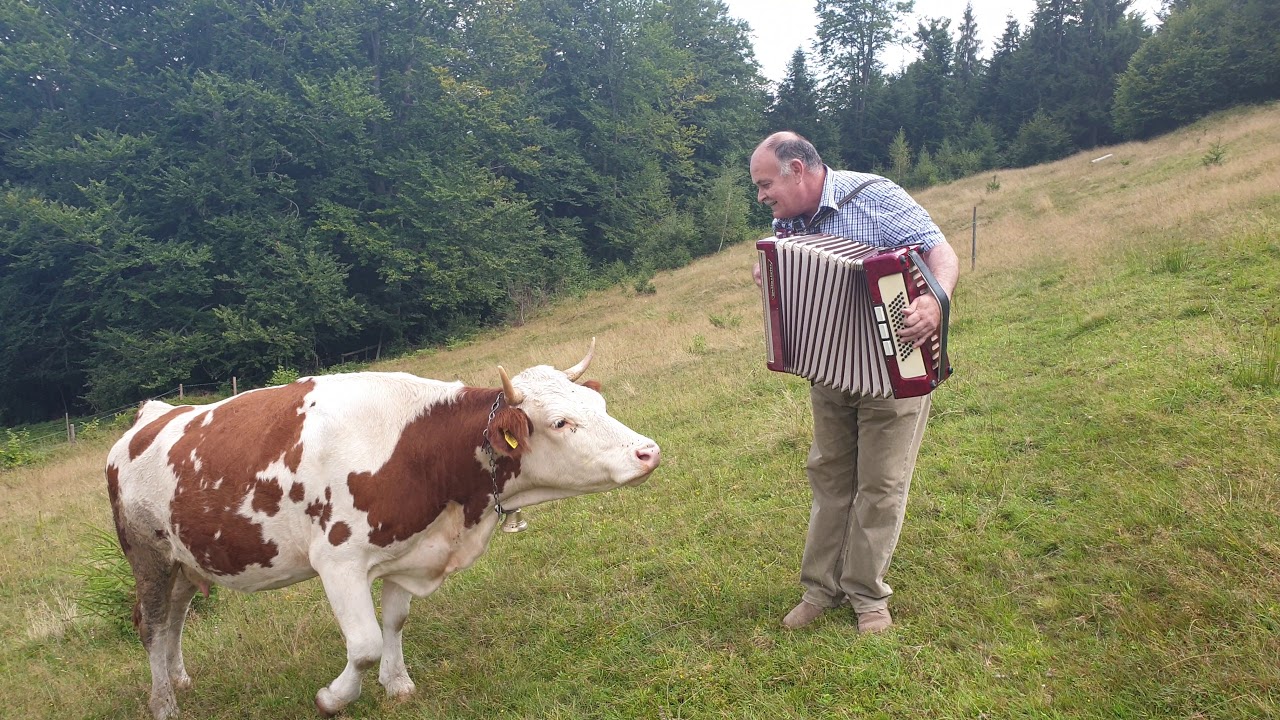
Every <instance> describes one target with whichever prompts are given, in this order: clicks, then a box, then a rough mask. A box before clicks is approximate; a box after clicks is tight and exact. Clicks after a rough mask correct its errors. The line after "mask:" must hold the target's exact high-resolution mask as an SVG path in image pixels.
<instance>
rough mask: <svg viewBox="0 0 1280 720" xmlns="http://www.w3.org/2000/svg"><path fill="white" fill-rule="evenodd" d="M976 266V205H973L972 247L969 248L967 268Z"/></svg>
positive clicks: (971, 268)
mask: <svg viewBox="0 0 1280 720" xmlns="http://www.w3.org/2000/svg"><path fill="white" fill-rule="evenodd" d="M976 267H978V206H977V205H974V206H973V247H972V248H971V249H970V250H969V269H970V270H973V269H974V268H976Z"/></svg>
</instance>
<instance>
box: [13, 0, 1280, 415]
mask: <svg viewBox="0 0 1280 720" xmlns="http://www.w3.org/2000/svg"><path fill="white" fill-rule="evenodd" d="M1129 6H1130V3H1129V2H1128V0H1037V3H1036V11H1035V13H1034V15H1033V16H1032V18H1031V19H1030V21H1029V22H1028V24H1027V27H1021V26H1020V25H1019V24H1018V23H1017V22H1016V21H1010V22H1009V23H1008V25H1007V27H1006V28H1005V29H1004V32H1003V35H1002V36H1001V39H1000V41H999V42H998V43H997V44H996V46H995V47H994V48H983V47H980V44H979V43H978V42H977V40H976V37H977V27H976V25H975V22H974V20H973V14H972V12H971V10H970V9H969V8H965V9H964V11H963V14H962V15H961V16H960V17H959V18H958V19H957V20H953V19H950V18H932V19H928V20H926V21H924V22H919V23H917V24H916V26H915V27H907V26H906V18H907V16H908V15H909V14H910V12H911V10H912V4H911V3H910V2H900V1H893V0H818V2H817V8H818V11H819V17H820V25H819V27H818V28H817V35H818V39H819V43H818V46H817V47H816V48H813V49H811V51H810V52H805V51H804V50H803V49H797V52H796V54H795V55H794V56H793V58H792V61H791V63H790V66H789V68H788V73H787V76H786V78H784V80H783V81H782V82H781V83H779V84H777V85H776V86H775V85H772V84H770V83H768V82H766V81H765V80H764V79H763V78H762V77H761V76H760V73H759V67H758V64H757V63H756V60H755V58H754V55H753V52H752V48H751V36H750V32H751V29H750V28H748V27H747V26H746V25H745V23H743V22H742V21H739V20H736V19H735V18H733V17H732V16H730V15H729V13H728V10H727V8H726V6H725V5H724V4H723V3H722V2H720V1H719V0H519V1H518V2H517V1H515V0H496V1H494V2H472V1H466V2H464V1H462V0H408V1H407V2H405V1H400V2H388V1H386V0H249V1H246V0H170V1H169V2H166V3H156V2H150V1H148V0H142V1H140V2H131V3H120V2H119V0H103V1H97V0H5V2H4V3H2V4H0V424H14V423H22V422H30V421H36V420H41V419H47V418H49V417H61V416H62V414H63V413H66V412H70V413H73V414H74V413H78V412H87V411H93V410H104V409H109V408H115V407H120V406H124V405H128V404H132V403H135V402H137V401H138V400H140V399H142V398H144V397H148V396H151V395H154V394H155V393H158V392H161V391H165V390H167V389H169V388H171V387H173V386H175V385H177V384H179V383H192V384H198V383H207V382H222V381H226V380H227V379H228V378H230V377H232V376H236V377H239V378H240V382H241V384H242V387H246V386H251V385H252V384H254V383H261V382H263V381H265V380H266V379H267V378H268V377H270V376H271V375H272V373H273V372H275V371H277V370H278V369H281V368H293V369H297V370H301V371H305V372H316V371H321V370H323V369H325V368H331V367H333V366H337V365H341V364H342V363H343V362H344V360H346V359H348V358H353V357H354V358H367V357H369V356H370V355H387V354H391V353H396V352H401V351H404V350H407V349H411V348H417V347H423V346H428V345H432V344H440V343H448V342H451V341H453V340H454V339H457V338H461V337H466V336H467V334H468V333H471V332H474V331H475V330H476V329H478V328H483V327H486V326H492V325H498V324H504V323H520V322H522V321H523V319H524V318H526V317H527V316H528V315H529V314H530V313H533V312H537V310H538V309H539V308H540V307H542V306H544V305H545V304H547V303H549V302H552V301H553V300H556V299H558V298H571V297H573V295H574V293H578V292H581V291H583V290H585V289H589V288H592V287H603V286H609V285H613V284H620V283H623V284H626V286H627V287H634V288H635V292H649V291H651V290H652V285H651V284H650V283H649V282H648V280H647V279H648V278H650V277H652V275H653V274H654V273H655V272H657V271H660V270H664V269H670V268H675V267H679V266H681V265H684V264H687V263H689V262H690V261H692V260H693V259H695V258H697V257H700V256H704V255H706V254H709V253H713V252H716V251H718V250H720V249H722V248H724V247H725V246H726V245H727V244H732V243H738V242H740V241H742V240H744V239H747V238H750V237H752V236H753V229H755V228H760V227H764V226H765V224H766V220H767V214H765V213H764V212H763V211H762V209H761V208H759V207H757V206H756V205H755V203H754V197H755V195H754V191H753V189H752V187H751V184H750V180H749V178H748V177H747V174H746V170H745V159H746V156H747V154H748V153H749V152H750V150H751V149H752V148H753V147H754V145H755V144H756V142H757V141H758V140H759V139H760V137H762V136H763V134H764V133H766V132H768V131H770V130H775V129H782V128H791V129H795V130H797V131H800V132H802V133H804V134H805V135H807V136H809V137H810V138H811V139H812V140H814V142H815V143H816V144H817V145H818V147H819V149H821V150H823V151H824V159H825V160H826V161H827V162H828V164H830V165H831V166H833V167H847V168H856V169H862V170H870V171H875V172H881V173H883V174H885V175H888V176H889V177H891V178H893V179H895V180H897V181H898V182H900V183H902V184H903V185H905V186H907V187H909V188H918V187H924V186H928V185H931V184H935V183H941V182H946V181H949V180H952V179H956V178H959V177H964V176H968V175H973V174H975V173H981V172H987V171H991V170H993V169H998V168H1004V167H1021V166H1027V165H1032V164H1036V163H1040V162H1045V161H1048V160H1054V159H1057V158H1061V157H1065V156H1066V155H1068V154H1070V153H1072V152H1076V151H1079V150H1084V149H1089V148H1092V147H1095V146H1099V145H1105V144H1109V143H1114V142H1118V141H1122V140H1130V139H1145V138H1149V137H1152V136H1154V135H1157V134H1160V133H1164V132H1167V131H1169V130H1172V129H1175V128H1178V127H1181V126H1183V125H1185V124H1187V123H1190V122H1192V121H1194V120H1196V119H1197V118H1199V117H1202V116H1204V115H1205V114H1207V113H1209V112H1212V111H1214V110H1218V109H1221V108H1224V107H1229V106H1232V105H1237V104H1243V103H1254V102H1261V101H1265V100H1269V99H1274V98H1277V97H1280V3H1276V2H1275V0H1170V1H1167V2H1166V3H1165V4H1164V6H1163V8H1162V11H1161V13H1160V18H1159V23H1158V24H1157V25H1156V27H1149V26H1148V25H1147V24H1146V23H1145V22H1144V20H1143V18H1142V17H1141V16H1139V15H1138V14H1136V13H1133V12H1132V11H1131V10H1130V7H1129ZM953 23H954V24H953ZM899 43H906V44H908V45H910V46H911V47H913V48H914V49H915V50H916V51H917V53H916V54H917V55H918V59H916V60H915V61H913V62H911V63H910V64H909V65H907V66H906V67H905V68H902V69H901V70H893V71H890V70H889V69H887V68H886V67H885V64H884V57H885V55H886V51H887V50H888V49H889V48H890V47H892V46H894V45H896V44H899Z"/></svg>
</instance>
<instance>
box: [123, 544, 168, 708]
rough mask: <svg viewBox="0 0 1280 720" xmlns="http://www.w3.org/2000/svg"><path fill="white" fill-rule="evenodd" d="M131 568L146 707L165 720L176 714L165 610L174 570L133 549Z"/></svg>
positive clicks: (149, 553) (150, 553) (157, 556)
mask: <svg viewBox="0 0 1280 720" xmlns="http://www.w3.org/2000/svg"><path fill="white" fill-rule="evenodd" d="M128 558H129V563H130V564H131V565H132V566H133V577H134V585H135V588H136V590H137V594H138V601H137V604H136V605H134V612H133V624H134V626H135V627H136V628H137V630H138V637H139V638H141V639H142V646H143V647H144V648H146V650H147V660H148V661H149V663H150V665H151V700H150V702H149V703H148V704H147V705H148V707H149V708H150V709H151V714H152V716H153V717H155V719H156V720H167V718H170V717H172V716H174V715H176V714H178V701H177V699H176V698H175V697H174V696H173V682H172V678H171V676H170V667H171V664H170V661H169V652H170V649H171V644H170V642H169V641H168V637H167V632H166V631H167V630H168V628H169V609H170V600H171V598H172V592H173V585H174V578H175V576H177V575H178V566H177V565H176V564H175V563H173V562H172V561H170V560H168V559H167V558H164V557H163V556H162V554H161V553H159V552H156V551H154V550H151V549H148V548H140V547H138V546H136V545H135V546H133V547H132V548H131V552H130V553H129V555H128Z"/></svg>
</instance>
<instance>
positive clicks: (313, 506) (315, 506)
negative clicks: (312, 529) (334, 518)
mask: <svg viewBox="0 0 1280 720" xmlns="http://www.w3.org/2000/svg"><path fill="white" fill-rule="evenodd" d="M307 514H308V515H310V516H311V519H312V520H315V521H316V522H317V523H319V524H320V529H321V530H323V529H325V528H326V527H328V525H329V517H330V516H331V515H333V490H331V489H329V488H325V489H324V502H320V498H316V499H315V500H312V501H311V503H310V504H308V505H307Z"/></svg>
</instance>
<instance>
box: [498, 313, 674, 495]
mask: <svg viewBox="0 0 1280 720" xmlns="http://www.w3.org/2000/svg"><path fill="white" fill-rule="evenodd" d="M594 351H595V339H594V338H592V340H591V348H590V349H589V350H588V351H587V355H586V357H584V358H583V359H582V361H581V362H579V363H578V364H577V365H574V366H573V367H571V368H569V369H568V370H557V369H555V368H553V367H551V366H549V365H538V366H536V367H531V368H529V369H528V370H525V371H524V372H522V373H520V374H518V375H516V376H515V377H514V378H509V377H508V376H507V373H506V371H505V370H503V369H502V368H501V367H499V368H498V372H499V375H500V376H501V377H502V385H503V391H504V392H505V394H506V397H507V403H508V405H509V407H507V408H503V409H502V410H500V411H499V412H498V413H497V414H495V415H494V418H493V422H492V423H491V424H490V429H489V441H490V444H491V445H493V448H494V450H495V451H497V452H501V453H504V454H508V455H513V456H518V457H519V458H520V475H519V477H517V478H515V479H514V480H513V481H512V482H511V483H509V484H508V485H507V487H506V488H505V489H504V491H503V498H502V502H503V503H504V504H505V505H509V506H510V507H523V506H527V505H533V504H536V503H540V502H546V501H548V500H554V499H557V498H562V497H570V496H573V495H582V494H586V493H593V492H603V491H605V490H610V489H613V488H615V487H619V486H623V485H638V484H640V483H642V482H644V481H645V479H646V478H648V477H649V474H650V473H652V472H653V471H654V469H655V468H657V467H658V463H659V462H660V461H661V456H662V451H661V450H660V449H659V448H658V444H657V443H655V442H654V441H653V440H650V439H649V438H647V437H645V436H643V435H640V434H639V433H637V432H635V431H634V430H632V429H631V428H629V427H627V426H626V425H623V424H622V423H621V422H619V421H617V420H616V419H614V418H613V417H611V416H610V415H609V413H608V411H606V410H605V401H604V396H603V395H601V394H600V385H599V384H598V383H595V382H586V383H584V384H581V385H580V384H578V383H577V381H578V380H579V379H580V378H581V377H582V374H583V373H584V372H585V371H586V369H587V365H589V364H590V362H591V358H592V355H593V353H594Z"/></svg>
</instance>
